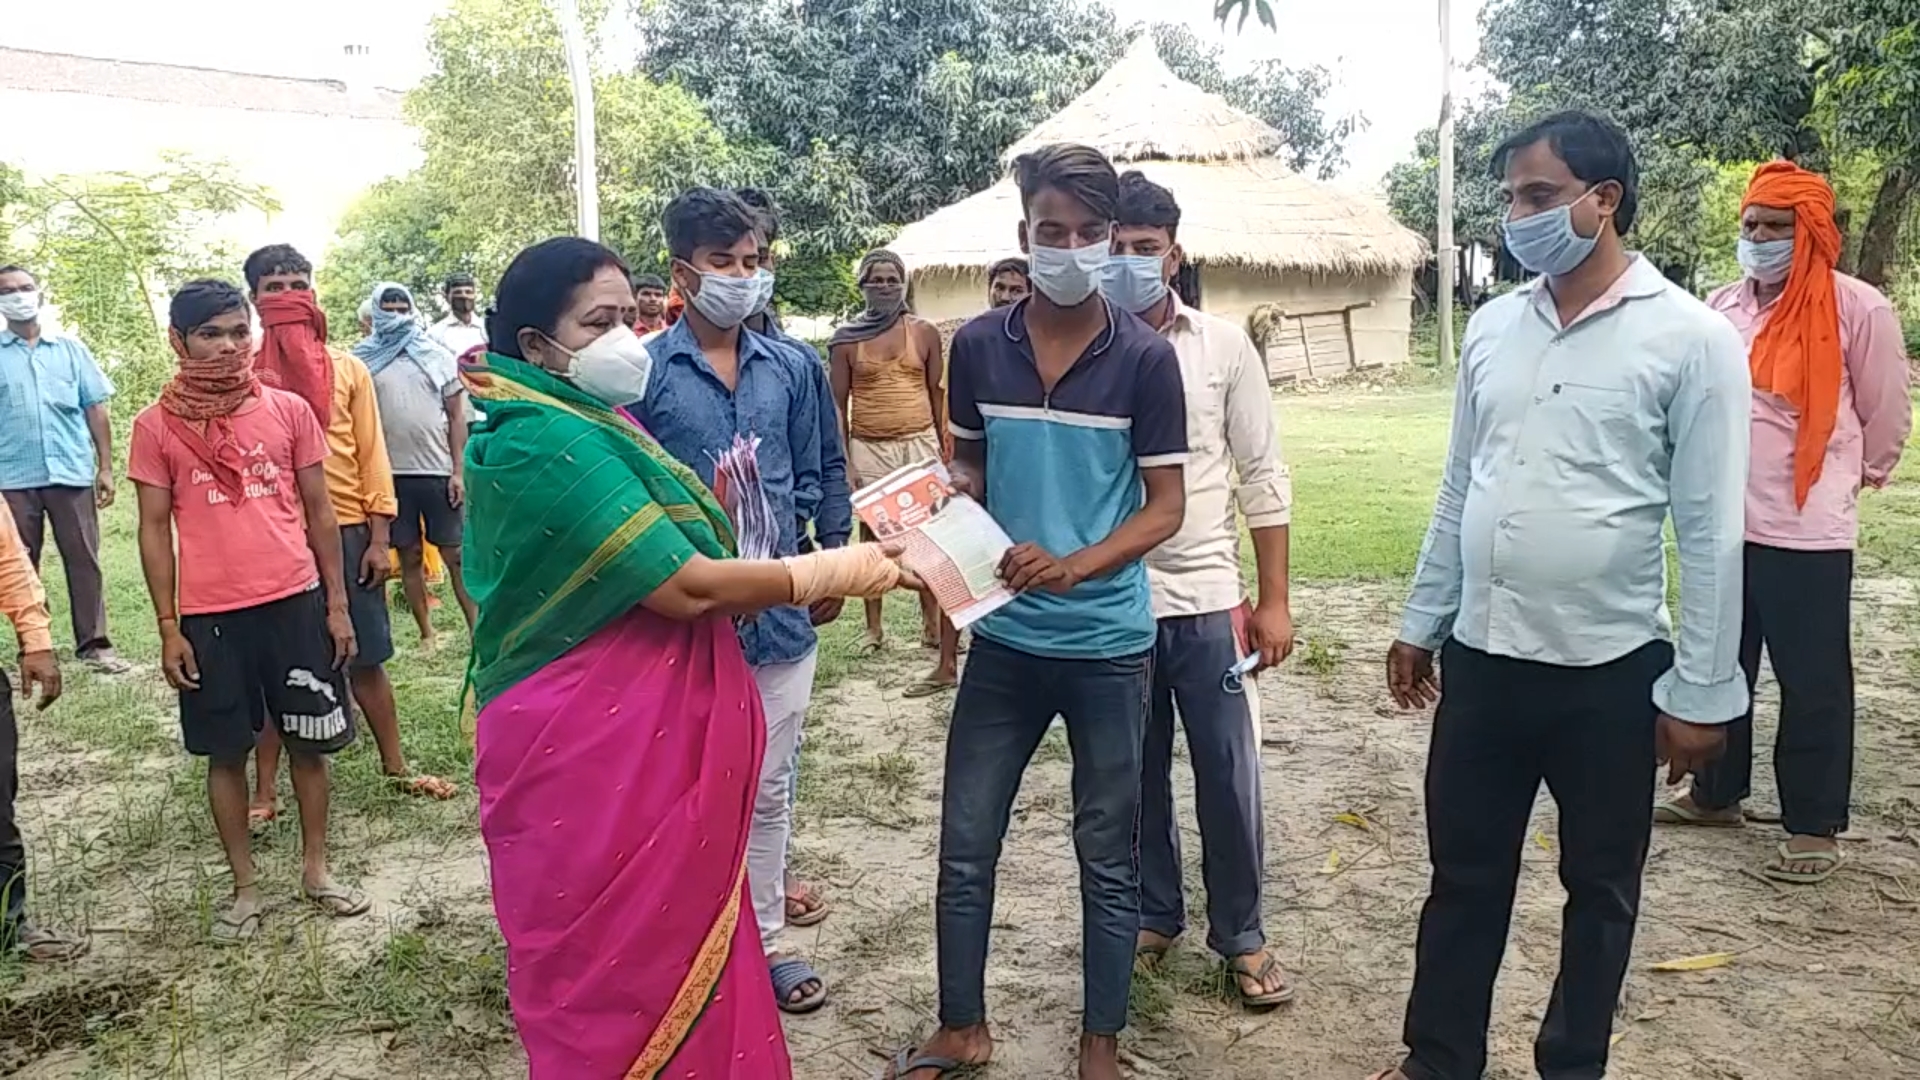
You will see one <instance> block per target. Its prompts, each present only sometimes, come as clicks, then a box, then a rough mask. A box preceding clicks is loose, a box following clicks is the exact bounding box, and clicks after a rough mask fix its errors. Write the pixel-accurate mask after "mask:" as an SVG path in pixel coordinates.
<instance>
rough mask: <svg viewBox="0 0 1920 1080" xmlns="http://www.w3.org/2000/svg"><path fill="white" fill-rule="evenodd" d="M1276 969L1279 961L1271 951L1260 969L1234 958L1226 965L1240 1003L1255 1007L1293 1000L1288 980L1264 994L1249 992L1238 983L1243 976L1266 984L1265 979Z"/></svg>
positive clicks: (1291, 988) (1265, 1006) (1266, 1006)
mask: <svg viewBox="0 0 1920 1080" xmlns="http://www.w3.org/2000/svg"><path fill="white" fill-rule="evenodd" d="M1276 971H1280V961H1279V960H1277V959H1275V958H1274V955H1273V954H1272V953H1268V954H1267V961H1266V963H1264V964H1261V965H1260V970H1258V971H1254V970H1253V969H1252V968H1250V967H1248V966H1247V965H1246V964H1245V963H1244V962H1242V961H1240V960H1238V959H1235V960H1234V961H1233V962H1232V963H1229V964H1228V965H1227V975H1228V976H1229V977H1231V978H1232V979H1233V989H1234V991H1235V992H1236V993H1238V994H1239V995H1240V1003H1241V1004H1243V1005H1246V1006H1248V1007H1249V1008H1255V1009H1268V1008H1272V1007H1273V1006H1275V1005H1285V1004H1286V1003H1287V1002H1289V1001H1292V1000H1293V995H1294V993H1295V991H1294V987H1293V984H1292V983H1290V982H1283V983H1282V984H1281V986H1280V989H1278V990H1274V991H1270V992H1268V993H1265V994H1249V993H1247V991H1246V987H1244V986H1242V985H1241V983H1240V980H1241V979H1242V978H1243V977H1244V978H1248V979H1252V980H1253V981H1254V982H1257V983H1259V984H1260V985H1261V986H1265V985H1267V980H1268V979H1270V978H1272V977H1273V973H1274V972H1276ZM1280 973H1281V974H1282V975H1284V974H1286V972H1284V971H1282V972H1280Z"/></svg>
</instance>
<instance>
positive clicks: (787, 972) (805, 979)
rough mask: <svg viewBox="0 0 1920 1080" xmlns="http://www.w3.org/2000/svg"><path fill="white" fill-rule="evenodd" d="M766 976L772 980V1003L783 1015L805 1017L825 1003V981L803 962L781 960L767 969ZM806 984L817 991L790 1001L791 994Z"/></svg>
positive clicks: (810, 965) (811, 966) (809, 965)
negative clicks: (809, 984)
mask: <svg viewBox="0 0 1920 1080" xmlns="http://www.w3.org/2000/svg"><path fill="white" fill-rule="evenodd" d="M767 974H768V975H770V976H772V978H773V999H774V1003H775V1004H777V1005H779V1006H780V1011H781V1012H783V1013H788V1014H790V1015H793V1016H805V1015H806V1014H807V1013H810V1012H817V1011H819V1009H820V1006H822V1005H825V1004H826V1003H827V982H826V980H825V979H822V978H821V977H820V975H819V973H818V972H816V971H814V970H813V965H812V964H809V963H807V962H806V961H805V960H782V961H780V962H779V963H777V964H775V965H773V966H772V967H770V968H768V969H767ZM808 983H813V984H814V985H815V987H817V989H815V990H814V992H813V993H811V994H808V995H806V996H805V997H802V998H801V999H800V1000H799V1001H794V1000H792V998H793V992H794V991H795V990H798V989H800V988H801V987H803V986H805V985H807V984H808Z"/></svg>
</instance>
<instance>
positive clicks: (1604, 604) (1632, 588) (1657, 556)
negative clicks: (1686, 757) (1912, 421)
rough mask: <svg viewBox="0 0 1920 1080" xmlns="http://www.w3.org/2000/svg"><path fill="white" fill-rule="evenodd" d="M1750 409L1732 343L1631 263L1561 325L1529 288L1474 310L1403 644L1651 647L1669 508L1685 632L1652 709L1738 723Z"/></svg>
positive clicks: (1574, 661) (1583, 659)
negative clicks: (1442, 470) (1444, 460)
mask: <svg viewBox="0 0 1920 1080" xmlns="http://www.w3.org/2000/svg"><path fill="white" fill-rule="evenodd" d="M1751 396H1752V385H1751V378H1750V376H1749V374H1748V370H1747V350H1746V347H1745V346H1744V345H1743V344H1742V343H1741V340H1740V334H1739V332H1738V331H1736V330H1734V328H1733V325H1732V324H1731V323H1729V322H1728V321H1727V320H1726V319H1725V318H1723V317H1722V316H1721V315H1720V314H1718V313H1717V312H1715V311H1713V310H1712V309H1710V308H1708V307H1707V306H1706V305H1705V304H1703V303H1701V302H1700V301H1698V300H1696V299H1694V298H1693V297H1692V296H1691V295H1689V294H1688V293H1687V292H1686V291H1685V290H1684V289H1681V288H1680V287H1678V286H1676V285H1674V284H1673V283H1672V282H1669V281H1668V280H1667V279H1666V278H1665V277H1663V276H1661V274H1660V272H1659V270H1657V269H1655V268H1654V266H1653V265H1652V264H1651V263H1649V262H1647V261H1646V260H1645V259H1644V258H1640V257H1638V256H1635V257H1634V260H1633V263H1632V264H1631V265H1630V266H1629V267H1628V269H1627V271H1626V273H1624V274H1622V275H1621V276H1620V279H1619V280H1618V281H1616V282H1615V283H1614V284H1613V286H1612V287H1610V288H1609V290H1608V291H1607V294H1606V295H1604V296H1602V297H1601V298H1600V299H1599V300H1597V301H1595V303H1594V304H1593V306H1591V307H1589V308H1588V309H1587V310H1586V311H1585V312H1583V313H1582V314H1581V315H1580V317H1579V318H1577V319H1575V320H1574V321H1573V323H1572V324H1571V325H1569V326H1567V327H1564V328H1563V327H1561V325H1560V319H1559V315H1558V313H1557V311H1556V310H1555V307H1554V302H1553V296H1552V293H1551V292H1550V291H1549V290H1548V289H1547V287H1546V286H1545V285H1544V284H1542V283H1540V282H1539V281H1535V282H1533V283H1530V284H1528V285H1526V286H1524V287H1522V288H1520V289H1516V290H1515V291H1514V292H1512V293H1510V294H1508V295H1506V296H1503V297H1501V298H1500V299H1498V300H1495V301H1493V302H1492V303H1490V304H1488V305H1487V306H1486V307H1483V308H1481V309H1480V311H1478V312H1477V313H1475V315H1474V316H1473V320H1472V321H1471V322H1470V323H1468V325H1467V334H1466V339H1465V341H1464V342H1463V344H1462V346H1461V352H1460V381H1459V386H1458V387H1457V389H1456V390H1455V391H1454V406H1453V435H1452V439H1451V442H1450V445H1449V447H1448V451H1447V466H1446V472H1445V474H1444V476H1443V478H1442V480H1441V483H1440V496H1439V500H1438V503H1437V505H1436V507H1435V509H1434V515H1433V523H1432V525H1431V526H1430V528H1429V529H1428V532H1427V539H1426V544H1425V546H1424V547H1423V548H1422V549H1421V552H1420V563H1419V566H1418V568H1417V569H1416V570H1415V572H1414V580H1413V592H1412V595H1411V596H1410V597H1409V598H1408V600H1407V609H1406V614H1405V617H1404V619H1403V622H1402V625H1401V631H1400V637H1401V639H1402V640H1403V641H1406V642H1408V643H1409V644H1412V645H1418V646H1421V647H1423V648H1428V649H1432V648H1437V647H1438V646H1439V645H1440V644H1441V643H1442V642H1444V641H1445V640H1446V638H1447V636H1448V635H1449V634H1451V635H1452V636H1453V637H1455V638H1457V639H1458V640H1459V641H1460V642H1461V644H1463V645H1466V646H1468V647H1470V648H1474V649H1479V650H1481V651H1483V652H1489V653H1493V654H1496V655H1499V656H1507V657H1514V658H1517V659H1521V660H1532V661H1538V662H1540V663H1546V664H1558V665H1563V666H1567V667H1596V666H1598V665H1601V664H1605V663H1608V662H1610V661H1613V660H1617V659H1619V658H1621V657H1623V656H1625V655H1627V654H1628V653H1630V652H1633V651H1634V650H1635V649H1638V648H1640V647H1641V646H1644V645H1646V644H1647V643H1648V642H1650V641H1654V640H1664V639H1666V638H1667V637H1669V636H1671V635H1672V632H1673V627H1672V622H1671V619H1670V618H1669V616H1668V614H1667V586H1666V557H1665V550H1664V545H1663V541H1662V536H1661V529H1662V526H1663V525H1664V524H1665V522H1666V520H1667V518H1668V515H1669V513H1671V515H1672V518H1673V528H1674V535H1675V538H1676V540H1677V542H1678V547H1679V553H1680V634H1679V639H1678V642H1677V648H1676V650H1675V658H1674V667H1673V669H1672V670H1671V671H1669V672H1668V673H1667V674H1665V675H1663V676H1662V677H1661V679H1660V681H1659V683H1658V684H1656V686H1655V687H1654V693H1653V697H1654V701H1655V703H1656V704H1657V705H1658V707H1659V708H1660V709H1661V710H1663V711H1665V712H1667V713H1669V714H1671V715H1673V716H1676V717H1678V718H1680V719H1682V720H1686V721H1689V722H1692V723H1722V722H1725V721H1727V720H1731V719H1733V718H1735V717H1737V716H1739V715H1741V714H1742V713H1743V712H1745V711H1746V707H1747V686H1746V680H1745V678H1744V677H1743V676H1742V674H1741V671H1740V665H1739V646H1740V618H1741V554H1742V544H1743V533H1744V528H1745V506H1746V502H1745V500H1746V481H1747V445H1748V440H1747V422H1748V416H1747V414H1748V409H1749V402H1750V400H1751Z"/></svg>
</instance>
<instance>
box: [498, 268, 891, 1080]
mask: <svg viewBox="0 0 1920 1080" xmlns="http://www.w3.org/2000/svg"><path fill="white" fill-rule="evenodd" d="M627 282H628V274H627V270H626V267H625V266H623V265H622V264H621V263H620V261H619V259H618V258H617V257H616V256H615V255H614V254H613V253H612V252H611V251H608V250H607V249H606V248H603V247H601V246H600V245H598V244H594V243H591V242H589V241H586V240H579V239H572V238H561V239H555V240H549V241H546V242H545V243H542V244H538V245H535V246H534V247H531V248H528V249H527V250H525V251H523V252H521V253H520V255H519V256H518V257H517V258H515V259H514V261H513V264H512V265H511V266H510V267H508V269H507V272H506V274H505V276H504V277H503V278H502V279H501V281H500V286H499V296H498V301H497V307H496V310H495V311H494V312H493V313H491V314H490V315H489V317H488V321H487V331H488V336H489V339H490V348H491V350H492V351H491V352H490V353H488V354H487V355H485V356H484V357H480V356H473V355H470V356H469V357H468V359H467V362H466V363H465V364H464V366H463V370H462V377H463V379H464V380H465V382H466V386H467V388H468V390H469V392H471V393H472V394H473V395H474V396H475V397H476V398H479V399H480V400H481V401H483V402H484V408H485V410H486V414H487V419H486V422H485V424H484V425H483V426H482V427H481V428H480V429H479V430H478V431H476V432H475V434H474V436H473V438H472V439H471V440H470V441H469V442H468V444H467V463H466V475H467V490H468V519H467V541H466V551H467V565H468V567H469V571H468V574H469V582H470V584H471V586H472V590H473V595H474V598H475V600H476V601H477V602H478V604H479V608H480V616H479V620H478V623H477V625H476V628H475V632H474V649H473V659H472V665H471V668H470V670H469V680H470V682H471V685H472V689H473V692H474V694H475V696H476V698H477V699H478V702H479V704H480V706H481V708H480V713H479V716H478V720H477V730H476V750H477V753H476V760H475V776H476V780H477V783H478V786H479V789H480V825H481V832H482V834H483V835H484V837H485V839H486V843H487V850H488V854H489V856H490V861H491V868H492V877H493V894H494V907H495V911H496V913H497V915H498V917H499V920H500V929H501V931H502V933H503V934H504V935H505V937H506V940H507V959H508V974H507V983H508V995H509V999H510V1001H511V1003H512V1007H513V1014H514V1021H515V1023H516V1025H517V1026H518V1027H519V1030H520V1036H521V1041H522V1043H523V1044H524V1046H525V1047H526V1052H527V1057H528V1059H529V1063H530V1069H531V1075H532V1077H533V1080H653V1078H654V1077H662V1076H671V1077H674V1078H676V1080H678V1078H689V1080H694V1078H697V1080H722V1078H740V1080H745V1078H753V1080H786V1078H788V1077H790V1076H791V1067H790V1065H789V1064H788V1059H787V1050H786V1043H785V1040H784V1038H783V1037H782V1034H781V1030H780V1021H779V1012H778V1010H777V1009H776V1008H775V1004H774V997H773V989H772V986H771V985H770V984H769V982H768V979H767V967H766V963H765V960H764V958H763V957H762V954H761V949H760V938H759V932H758V930H757V928H756V927H755V926H754V917H753V909H752V906H751V904H750V903H749V902H744V901H743V897H744V895H745V891H746V881H745V863H746V842H747V825H748V819H749V816H750V814H751V812H752V808H753V790H754V781H755V778H756V777H758V775H759V771H760V757H761V753H762V750H763V748H764V744H765V741H766V730H765V721H764V719H763V718H762V715H761V711H760V697H759V694H758V692H757V690H756V689H755V687H754V682H753V678H752V674H751V672H750V671H749V670H748V668H747V664H746V660H745V658H744V657H743V656H742V654H741V651H740V646H739V643H738V639H737V638H736V637H735V634H734V630H733V626H732V623H731V620H730V618H729V616H731V615H734V614H740V613H745V612H750V611H756V610H759V609H761V608H765V607H770V606H774V605H778V604H787V603H803V604H804V603H808V602H810V601H811V600H812V599H814V598H816V597H824V596H829V595H855V596H868V595H879V594H881V593H884V592H885V591H887V590H888V589H890V588H892V587H894V586H895V585H896V583H898V582H899V580H900V571H899V568H898V567H897V566H895V565H894V563H893V562H892V561H891V559H889V558H888V556H887V555H885V554H883V553H881V552H880V551H879V550H878V549H877V548H875V547H873V546H872V545H859V546H856V547H853V548H847V549H842V550H841V551H835V552H823V553H820V554H817V555H809V556H802V557H800V558H797V559H789V560H785V561H771V560H769V561H747V560H740V559H734V558H732V557H731V553H732V548H733V535H732V530H731V528H730V527H729V525H728V522H727V519H726V517H725V515H724V513H723V512H722V511H721V509H720V507H719V506H718V505H717V504H716V503H715V501H714V499H713V496H712V495H711V494H710V493H709V492H708V491H707V490H706V488H705V487H703V486H702V485H701V483H700V481H699V480H698V479H697V478H696V477H695V476H694V475H693V474H692V473H691V472H689V471H688V470H687V469H686V468H685V467H684V466H682V465H680V464H679V463H678V462H677V461H674V460H673V459H672V458H671V457H669V456H668V455H667V454H666V453H665V452H664V451H662V450H661V449H660V447H659V445H658V444H656V443H655V442H654V441H653V439H652V438H651V437H650V436H648V435H647V434H646V432H644V431H643V430H641V429H640V428H639V427H638V426H636V425H634V424H633V423H632V422H631V421H629V420H627V419H625V418H624V417H622V416H620V415H619V414H617V413H616V412H615V411H614V407H616V406H618V405H622V404H625V403H626V401H619V400H613V399H615V398H619V397H621V396H623V395H624V394H627V393H632V394H633V397H632V398H628V399H627V400H633V398H637V397H638V396H639V394H638V392H637V391H638V389H640V388H643V387H644V383H645V377H646V367H647V359H646V353H645V350H644V349H641V348H639V345H638V341H637V339H634V337H633V334H632V331H631V330H629V329H627V322H628V320H629V317H630V316H631V314H632V310H631V309H632V307H633V294H632V291H631V288H630V286H629V285H628V284H627Z"/></svg>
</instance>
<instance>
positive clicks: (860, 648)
mask: <svg viewBox="0 0 1920 1080" xmlns="http://www.w3.org/2000/svg"><path fill="white" fill-rule="evenodd" d="M886 647H887V643H886V642H884V641H871V640H867V639H862V640H861V642H860V644H858V645H855V646H854V647H853V651H854V652H856V653H860V654H863V655H866V656H871V655H873V654H874V653H877V652H882V651H884V650H885V649H886Z"/></svg>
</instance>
